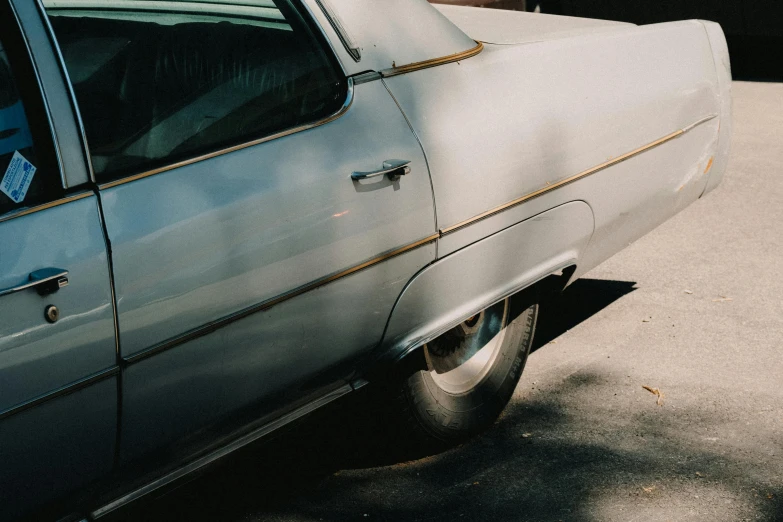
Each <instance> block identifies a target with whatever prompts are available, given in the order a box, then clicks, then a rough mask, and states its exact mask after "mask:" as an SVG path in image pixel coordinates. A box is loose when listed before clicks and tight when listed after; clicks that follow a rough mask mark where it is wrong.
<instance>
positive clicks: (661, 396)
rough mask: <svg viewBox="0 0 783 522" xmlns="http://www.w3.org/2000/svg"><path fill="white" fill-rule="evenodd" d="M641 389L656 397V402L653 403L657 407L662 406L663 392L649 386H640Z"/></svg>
mask: <svg viewBox="0 0 783 522" xmlns="http://www.w3.org/2000/svg"><path fill="white" fill-rule="evenodd" d="M642 388H644V389H645V390H647V391H648V392H650V393H652V394H653V395H655V396H657V397H658V400H657V401H655V404H657V405H658V406H663V392H662V391H661V390H659V389H658V388H652V387H650V386H645V385H642Z"/></svg>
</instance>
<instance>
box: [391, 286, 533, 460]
mask: <svg viewBox="0 0 783 522" xmlns="http://www.w3.org/2000/svg"><path fill="white" fill-rule="evenodd" d="M531 295H532V294H531V293H530V292H528V293H525V294H521V295H518V296H514V297H512V298H509V299H505V300H503V301H501V302H499V303H497V304H495V305H492V306H490V307H489V308H487V309H485V310H483V311H482V312H481V313H479V314H477V315H475V316H473V317H470V318H468V319H467V320H465V321H463V322H462V323H460V324H459V325H457V326H456V327H454V328H452V329H451V330H449V331H448V332H446V333H444V334H443V335H441V336H440V337H438V338H437V339H435V340H433V341H431V342H429V343H427V344H426V345H425V346H424V348H423V349H424V357H425V360H426V362H427V370H420V371H416V372H414V373H413V374H411V375H409V376H408V377H407V378H405V379H404V380H403V382H402V385H401V390H400V393H399V397H398V401H399V403H400V406H401V407H402V409H403V413H405V418H406V420H405V422H406V423H407V424H408V427H409V428H410V430H411V432H412V433H411V435H413V436H414V438H415V439H417V442H418V443H419V444H422V443H423V444H428V445H430V446H433V447H444V446H449V445H453V444H455V443H457V442H460V441H463V440H465V439H467V438H469V437H471V436H473V435H475V434H477V433H480V432H481V431H483V430H485V429H486V428H487V427H489V426H490V425H491V424H493V423H494V422H495V420H496V419H497V417H498V416H499V415H500V413H501V412H502V411H503V408H505V406H506V404H507V403H508V401H509V400H510V399H511V396H512V394H513V393H514V388H515V387H516V385H517V383H518V382H519V377H520V375H521V374H522V370H523V368H524V366H525V362H526V361H527V356H528V353H529V352H530V347H531V345H532V343H533V334H534V331H535V325H536V319H537V315H538V304H537V299H534V298H531Z"/></svg>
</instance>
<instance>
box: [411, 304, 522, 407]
mask: <svg viewBox="0 0 783 522" xmlns="http://www.w3.org/2000/svg"><path fill="white" fill-rule="evenodd" d="M508 308H509V306H508V299H504V300H503V301H501V302H499V303H497V304H495V305H493V306H490V307H489V308H487V309H485V310H483V311H482V312H481V313H479V314H477V315H474V316H473V317H470V318H468V319H467V320H465V321H463V322H462V323H460V324H459V325H457V326H456V327H454V328H452V329H451V330H449V331H448V332H446V333H445V334H443V335H441V336H440V337H438V338H437V339H435V340H433V341H431V342H430V343H427V344H426V345H425V346H424V350H425V355H426V357H427V363H428V365H429V369H430V375H431V376H432V379H433V381H435V384H437V385H438V386H439V387H440V388H442V389H443V390H444V391H446V392H449V393H452V394H459V393H465V392H468V391H470V390H471V389H473V388H475V387H476V386H477V385H478V384H480V383H481V382H482V381H483V380H484V379H485V378H486V376H487V374H488V373H489V371H490V369H492V367H493V366H494V363H495V361H496V360H497V358H498V356H499V355H500V353H501V351H502V350H501V347H502V346H503V341H504V339H505V337H506V332H507V328H506V326H507V325H508Z"/></svg>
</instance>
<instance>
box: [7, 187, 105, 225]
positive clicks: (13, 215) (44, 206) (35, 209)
mask: <svg viewBox="0 0 783 522" xmlns="http://www.w3.org/2000/svg"><path fill="white" fill-rule="evenodd" d="M92 195H93V193H92V192H80V193H78V194H76V195H73V196H68V197H65V198H62V199H57V200H54V201H50V202H49V203H44V204H42V205H38V206H35V207H30V208H23V209H19V210H17V211H16V212H11V213H10V214H6V215H4V216H0V223H3V222H5V221H10V220H12V219H16V218H20V217H22V216H26V215H28V214H35V213H36V212H41V211H42V210H47V209H50V208H53V207H59V206H60V205H65V204H66V203H71V202H73V201H78V200H80V199H84V198H88V197H90V196H92Z"/></svg>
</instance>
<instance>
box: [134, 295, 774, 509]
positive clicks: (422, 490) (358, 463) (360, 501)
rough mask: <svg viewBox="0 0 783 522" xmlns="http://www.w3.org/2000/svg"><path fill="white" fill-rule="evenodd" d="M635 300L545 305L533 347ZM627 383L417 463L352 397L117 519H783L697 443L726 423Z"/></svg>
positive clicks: (554, 403) (581, 381)
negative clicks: (398, 448)
mask: <svg viewBox="0 0 783 522" xmlns="http://www.w3.org/2000/svg"><path fill="white" fill-rule="evenodd" d="M632 290H633V283H627V282H615V281H606V282H598V281H589V280H588V281H585V282H582V283H580V282H577V283H575V284H574V285H573V286H572V287H570V288H569V289H568V290H567V291H566V294H565V295H564V300H565V301H567V302H563V300H559V299H558V298H556V297H554V298H551V299H550V300H548V301H546V302H545V304H547V306H549V307H551V308H550V312H553V311H557V319H552V318H550V319H549V322H548V323H547V322H543V321H546V320H545V319H544V320H543V321H542V327H541V329H540V330H539V333H540V334H541V340H540V341H539V342H538V343H537V345H538V346H539V347H541V346H543V345H545V344H546V343H547V342H548V341H549V340H551V339H552V338H554V337H556V336H557V335H559V333H562V332H564V331H566V330H567V329H569V328H571V327H573V326H574V325H576V324H578V323H579V322H581V321H583V320H584V319H586V318H587V317H589V316H590V315H592V314H593V313H595V312H597V311H599V310H601V309H603V308H604V307H605V306H607V305H608V304H610V303H612V302H614V301H616V300H617V299H619V298H620V297H622V296H623V295H625V294H627V293H628V292H630V291H632ZM542 310H544V308H543V305H542ZM542 319H543V317H542ZM625 377H626V376H625V375H616V374H613V373H612V372H596V371H585V370H583V371H580V372H577V373H575V374H573V375H571V376H569V377H567V378H566V379H565V380H564V381H562V382H560V383H551V384H550V385H549V386H547V387H546V388H544V389H538V390H536V391H535V392H534V393H531V394H529V396H526V397H524V398H523V399H522V400H521V401H517V400H515V401H512V403H511V404H510V405H509V407H508V408H507V410H506V412H505V413H504V414H503V415H502V416H501V419H500V420H499V421H498V423H497V424H496V425H495V426H494V427H493V428H492V429H490V430H489V431H488V432H487V433H485V434H484V435H482V436H480V437H478V438H477V439H475V440H473V441H470V442H468V443H466V444H463V445H461V446H459V447H457V448H454V449H452V450H449V451H446V452H444V453H441V454H438V455H430V456H426V457H424V458H419V459H418V460H414V461H410V458H414V457H418V455H412V456H410V458H408V457H406V455H400V454H398V453H397V452H395V451H393V448H394V447H395V446H398V445H400V443H401V442H402V441H395V440H390V437H389V432H388V431H386V430H385V429H384V424H383V422H382V420H381V419H380V418H379V417H381V415H379V414H378V409H377V408H376V407H375V403H374V402H373V399H372V397H373V394H372V393H371V392H365V393H361V392H360V393H358V394H356V396H355V397H352V398H350V399H349V400H348V401H347V402H344V403H342V404H341V405H340V406H339V407H330V408H328V409H326V410H323V411H321V412H319V413H317V414H316V415H315V416H314V417H311V418H309V419H306V420H305V421H302V422H300V423H298V424H297V425H296V426H294V427H293V429H290V430H286V431H284V432H282V433H281V434H279V435H278V436H277V437H276V438H275V439H272V440H270V441H267V442H265V443H264V444H261V445H258V446H257V447H254V448H251V449H249V450H246V451H243V452H241V453H238V454H236V455H234V456H232V457H231V458H230V459H229V460H227V461H226V462H224V463H222V464H221V465H220V466H219V467H217V468H215V469H213V470H211V471H210V472H208V473H207V474H205V475H204V476H202V477H199V478H197V479H196V480H194V481H193V482H191V483H189V484H186V485H184V486H182V487H180V488H178V489H176V490H174V491H170V492H168V493H167V494H166V495H165V496H163V497H161V498H158V499H154V500H152V501H151V502H147V503H145V504H144V505H141V506H137V507H135V508H133V509H132V510H129V511H126V512H125V513H122V514H121V516H120V517H119V519H120V520H128V521H130V520H134V521H136V520H150V521H158V520H160V521H163V520H166V521H168V520H204V521H206V520H210V521H255V520H270V521H315V520H329V521H333V520H334V521H336V520H381V521H405V520H444V521H446V520H449V521H450V520H459V519H461V520H533V521H537V520H542V521H543V520H547V521H548V520H553V521H554V520H585V521H593V520H595V521H598V520H636V519H638V520H677V519H683V518H687V519H689V520H740V519H757V520H759V519H760V520H780V519H783V503H781V498H782V497H783V487H782V485H783V479H781V471H780V469H779V468H776V467H775V465H774V459H772V461H764V460H763V459H761V460H760V459H759V457H758V455H757V454H755V453H753V452H750V451H744V452H743V451H736V448H733V447H732V446H731V445H730V444H729V445H727V444H722V443H720V442H712V439H713V438H714V437H707V436H706V435H705V434H711V433H715V432H716V431H720V430H721V429H723V428H725V426H723V424H727V423H729V422H730V419H729V418H728V417H727V416H721V415H715V414H714V412H711V411H710V410H709V409H708V408H707V409H704V408H700V407H699V406H698V404H697V403H693V402H686V401H684V402H683V403H682V404H678V405H677V406H676V407H674V406H670V405H669V404H665V405H664V406H662V407H660V406H657V405H656V404H655V401H654V400H653V398H651V396H649V395H644V394H647V392H645V391H644V390H640V389H639V388H640V387H639V386H638V384H637V383H635V382H633V383H631V382H628V380H627V379H626V378H625ZM523 378H524V377H523ZM759 429H761V428H759ZM762 436H763V433H762ZM770 437H772V434H771V435H770ZM776 448H777V450H776V451H777V454H778V455H781V454H783V446H781V445H780V444H778V445H777V446H776ZM390 457H391V458H390ZM778 461H779V458H778ZM379 462H394V464H391V465H385V466H380V467H376V466H377V464H378V463H379Z"/></svg>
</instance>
